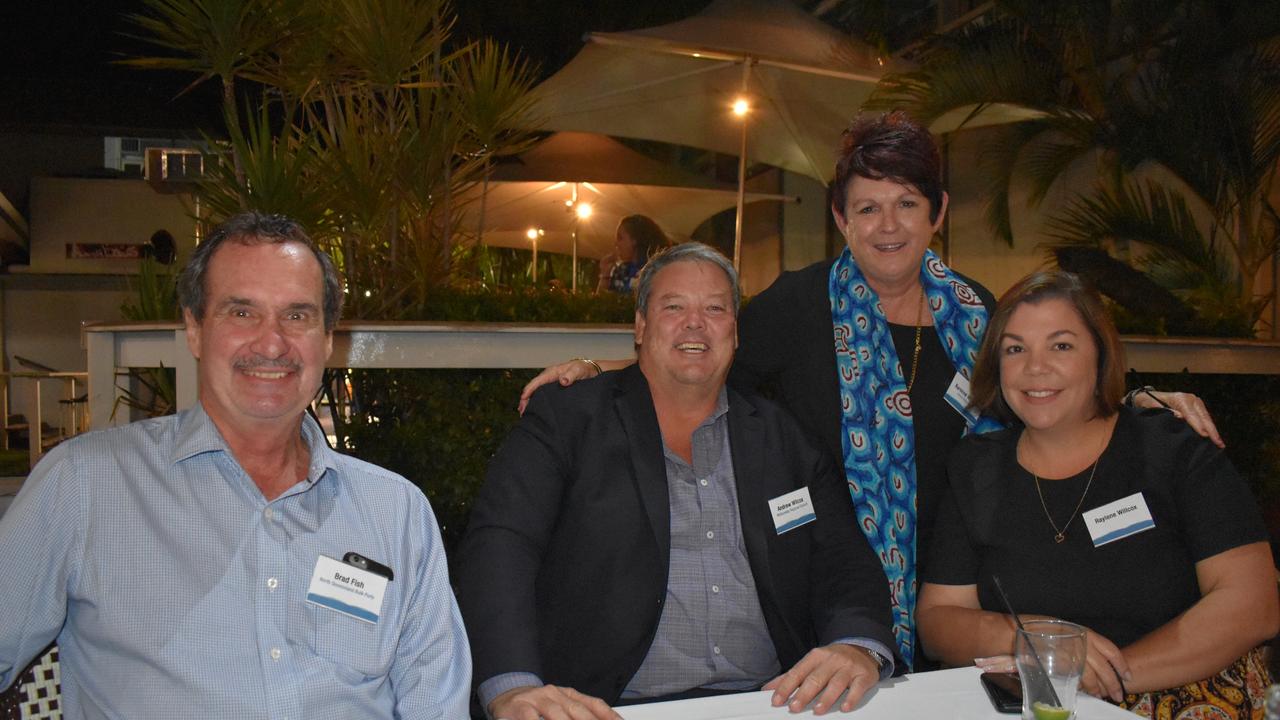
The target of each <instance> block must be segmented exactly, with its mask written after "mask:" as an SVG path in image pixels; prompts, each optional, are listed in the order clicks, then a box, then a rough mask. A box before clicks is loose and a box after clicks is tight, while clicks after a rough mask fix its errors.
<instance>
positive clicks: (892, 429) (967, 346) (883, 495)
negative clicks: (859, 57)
mask: <svg viewBox="0 0 1280 720" xmlns="http://www.w3.org/2000/svg"><path fill="white" fill-rule="evenodd" d="M941 178H942V171H941V159H940V155H939V152H938V146H937V144H936V143H935V142H934V139H933V137H932V136H931V135H930V134H929V131H928V130H926V129H925V128H923V127H922V126H920V125H919V124H917V123H916V122H915V121H914V120H912V119H911V118H910V117H908V116H907V115H906V114H905V113H901V112H893V113H888V114H885V115H881V116H877V117H868V118H861V119H859V120H858V121H856V122H855V123H854V124H853V125H852V126H851V127H850V128H849V129H848V130H846V131H845V133H844V136H843V142H842V145H841V152H840V157H839V159H838V161H837V164H836V175H835V179H834V180H833V181H832V184H831V211H832V214H833V216H834V217H835V222H836V227H837V228H839V230H840V233H841V234H842V235H843V236H844V238H845V243H846V248H845V250H844V252H842V253H841V254H840V256H839V257H838V258H836V259H835V261H834V262H833V261H831V260H823V261H821V262H818V263H816V264H814V265H811V266H809V267H807V268H804V269H802V270H797V271H793V272H785V273H783V274H782V275H781V276H779V278H778V279H777V280H776V281H775V282H774V283H773V285H771V286H770V287H769V288H767V289H766V290H764V291H763V292H761V293H760V294H759V295H757V296H756V297H755V298H754V299H753V300H752V301H751V302H750V303H748V304H747V305H745V306H744V307H743V309H742V312H741V314H740V316H739V318H738V339H739V343H738V352H737V355H736V357H735V359H734V364H733V369H732V371H731V372H730V375H729V383H730V384H731V385H733V386H735V387H738V388H745V389H761V390H763V391H764V393H765V394H766V395H768V396H770V397H772V398H773V399H774V400H776V401H777V402H779V403H780V404H782V405H783V406H784V407H786V408H787V409H788V410H789V411H790V412H791V413H792V415H794V416H795V418H796V420H797V421H798V422H799V423H800V425H801V426H803V427H804V428H805V429H806V430H807V431H809V433H810V434H811V435H812V436H813V437H814V438H815V439H816V440H818V441H819V442H820V443H821V444H822V445H823V446H824V447H826V448H827V450H828V451H829V452H830V453H831V456H832V457H833V458H837V459H842V461H843V462H842V465H843V467H844V470H845V477H846V479H847V481H848V484H849V492H850V495H851V497H852V499H853V502H854V506H855V509H856V511H857V517H858V523H859V525H860V527H861V528H862V531H863V534H864V535H866V537H867V540H868V541H869V542H870V544H871V546H872V548H873V549H874V550H875V551H876V553H877V554H878V555H879V556H880V561H881V563H882V564H883V566H884V569H885V574H886V576H887V579H888V583H889V592H890V597H891V600H892V605H893V614H894V632H895V635H896V638H897V641H898V647H897V651H898V653H899V654H900V655H901V656H902V659H903V660H904V661H905V664H906V667H908V668H913V667H914V669H917V670H918V669H921V668H920V667H918V665H919V663H914V660H915V658H916V657H917V656H918V655H919V653H918V652H917V648H916V641H915V631H914V618H915V604H916V593H917V588H918V581H917V574H916V557H917V549H918V548H925V547H928V543H929V540H930V538H931V534H932V528H933V520H934V517H935V516H936V514H937V508H938V506H939V505H940V504H941V501H942V498H943V497H944V496H945V494H946V487H947V485H946V482H947V481H946V461H947V455H948V454H949V453H950V452H951V449H952V447H954V446H955V445H956V443H958V442H959V441H960V439H961V438H962V437H963V436H964V435H965V434H966V433H968V432H984V431H986V430H991V429H995V428H996V427H998V425H996V424H995V423H993V422H991V421H990V420H986V419H980V418H977V417H974V416H972V415H971V414H969V413H968V412H967V411H966V410H964V408H965V407H966V406H967V405H968V396H967V395H968V379H969V378H970V377H971V374H972V370H973V361H974V357H975V355H976V352H977V349H978V346H979V344H980V342H981V340H982V334H983V331H984V330H985V329H986V325H987V318H988V316H989V309H990V308H991V307H994V305H995V300H994V298H993V297H992V295H991V293H990V292H988V291H987V290H986V288H984V287H982V286H981V285H979V284H977V283H975V282H974V281H972V280H970V279H968V278H966V277H964V276H963V275H960V274H959V273H957V272H955V271H953V270H951V269H950V268H948V267H947V266H946V265H944V264H943V263H942V261H941V260H939V259H938V257H937V256H936V255H934V254H933V252H931V251H930V250H929V243H930V241H931V240H932V239H933V236H934V234H935V233H937V232H938V230H939V229H940V228H941V227H942V222H943V218H944V217H945V215H946V210H947V194H946V193H945V192H944V191H943V189H942V180H941ZM630 362H631V361H629V360H628V361H622V362H618V361H602V362H600V363H599V364H600V365H603V366H604V368H605V369H616V368H618V367H621V366H623V365H626V364H628V363H630ZM595 374H596V365H595V364H594V361H588V360H585V359H577V360H572V361H569V362H567V363H562V364H560V365H557V366H554V367H551V368H548V369H547V370H545V371H543V372H542V373H541V374H540V375H539V376H538V377H536V378H534V379H533V380H532V381H531V382H530V383H529V385H527V386H526V387H525V390H524V393H523V395H522V396H521V403H522V407H523V403H524V402H526V401H527V399H528V397H529V395H530V393H532V391H533V389H535V388H536V387H538V386H539V385H542V384H544V383H547V382H559V383H561V384H562V385H568V384H570V383H572V382H574V381H575V380H578V379H582V378H585V377H592V376H594V375H595ZM1162 397H1163V399H1164V400H1165V402H1168V403H1169V404H1171V405H1173V406H1174V408H1175V409H1176V411H1177V412H1179V414H1180V415H1181V416H1182V417H1184V418H1185V419H1187V421H1188V422H1189V423H1191V425H1192V427H1194V428H1195V429H1197V430H1198V431H1201V432H1202V433H1203V434H1207V435H1211V436H1212V437H1214V439H1215V441H1216V439H1217V438H1216V430H1215V429H1214V428H1213V424H1212V421H1211V420H1210V419H1209V416H1208V413H1207V411H1206V410H1205V409H1204V405H1203V403H1201V402H1200V400H1199V399H1198V398H1196V397H1195V396H1192V395H1184V394H1181V393H1174V394H1170V395H1162ZM1139 402H1142V403H1146V404H1149V405H1156V401H1154V400H1152V399H1151V398H1149V397H1141V398H1139Z"/></svg>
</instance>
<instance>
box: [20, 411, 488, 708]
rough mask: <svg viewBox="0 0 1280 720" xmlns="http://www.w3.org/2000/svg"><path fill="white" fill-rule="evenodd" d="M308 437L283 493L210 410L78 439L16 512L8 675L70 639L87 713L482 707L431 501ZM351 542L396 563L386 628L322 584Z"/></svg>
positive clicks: (67, 653) (312, 434)
mask: <svg viewBox="0 0 1280 720" xmlns="http://www.w3.org/2000/svg"><path fill="white" fill-rule="evenodd" d="M302 434H303V438H304V439H305V440H306V442H307V445H308V446H309V447H310V448H311V464H310V469H309V470H308V472H307V479H306V480H304V481H303V482H300V483H298V484H297V485H295V486H294V487H292V488H290V489H289V490H288V491H286V492H285V493H284V494H283V495H281V496H280V497H278V498H276V499H275V500H273V501H271V502H267V501H266V500H265V499H264V498H263V496H262V493H261V492H260V491H259V490H258V488H257V486H256V485H254V483H253V481H252V480H251V479H250V478H249V476H248V475H247V474H246V473H245V472H244V470H242V469H241V467H240V465H239V464H238V463H237V462H236V461H235V459H234V458H233V457H232V456H231V453H230V452H229V451H228V449H227V447H226V444H225V443H224V441H223V440H222V437H221V435H220V434H219V433H218V430H217V428H216V427H215V426H214V424H213V422H212V421H211V420H210V419H209V416H208V415H206V414H205V412H204V410H203V409H202V408H200V407H199V406H197V407H196V408H194V409H192V410H188V411H185V412H183V413H180V414H178V415H176V416H171V417H166V418H158V419H155V420H147V421H143V422H138V423H134V424H132V425H129V426H126V427H123V428H116V429H111V430H104V431H101V432H94V433H89V434H87V435H83V436H80V437H77V438H74V439H72V440H70V441H68V442H65V443H63V444H62V445H60V446H58V447H57V448H56V449H55V450H54V451H53V452H52V453H50V454H49V456H48V457H46V458H45V460H44V461H43V462H42V463H40V464H39V465H38V466H37V467H36V469H35V471H34V472H32V474H31V476H30V478H29V479H28V480H27V482H26V484H25V485H24V486H23V488H22V491H21V492H20V493H19V494H18V497H17V499H16V500H15V501H14V504H13V506H12V507H11V508H10V509H9V511H8V512H7V513H6V514H5V516H4V517H3V518H2V519H0V549H2V552H0V688H4V687H7V686H8V685H10V684H11V683H12V682H13V680H14V674H15V673H16V672H17V671H18V670H20V669H21V668H22V667H23V666H24V665H25V664H26V663H27V662H28V661H29V660H30V659H31V658H32V656H34V655H35V654H36V653H37V652H39V651H40V650H41V649H42V648H43V647H44V646H45V645H46V644H47V643H48V642H49V641H50V640H53V639H55V638H56V639H57V641H58V643H59V645H60V647H61V662H62V671H61V672H62V693H63V711H64V715H65V716H66V717H68V718H143V717H208V718H232V717H234V718H237V719H239V718H272V719H276V720H287V719H291V718H292V719H296V720H304V719H306V720H311V719H312V718H344V719H345V718H374V717H377V718H390V717H397V718H399V717H411V718H446V719H448V720H456V719H459V718H466V717H467V713H468V708H467V699H468V690H469V687H470V679H471V660H470V654H469V652H468V649H467V647H468V646H467V639H466V635H465V633H464V631H463V627H462V619H461V616H460V615H459V613H458V608H457V604H456V603H455V601H454V598H453V593H452V591H451V589H450V587H449V578H448V571H447V568H446V563H445V556H444V551H443V549H442V547H441V543H440V535H439V531H438V529H437V527H436V523H435V518H434V516H433V515H432V512H431V508H430V506H429V505H428V504H427V501H426V498H424V497H423V495H422V493H421V492H420V491H419V490H418V489H417V488H415V487H414V486H412V485H411V484H409V483H408V482H407V481H406V480H405V479H404V478H402V477H400V476H398V475H395V474H393V473H390V472H387V471H385V470H382V469H380V468H378V467H375V466H373V465H369V464H367V463H364V462H361V461H359V460H356V459H354V458H350V457H347V456H344V455H340V454H338V453H336V452H333V451H332V450H330V449H329V448H328V447H327V446H326V445H325V442H324V438H323V436H322V435H321V430H320V428H319V426H318V425H316V423H315V422H314V421H313V420H311V419H310V418H305V419H304V420H303V424H302ZM347 552H356V553H359V554H361V555H364V556H365V557H367V558H370V559H372V560H376V561H378V562H381V563H383V564H384V565H387V566H389V567H390V568H391V569H392V571H393V573H394V576H395V579H394V580H393V581H392V582H390V583H389V584H388V585H387V590H386V594H385V596H384V599H383V602H382V608H381V617H380V619H379V621H378V623H377V624H376V625H374V624H369V623H366V622H363V621H361V620H356V619H354V618H351V617H348V616H346V615H343V614H341V613H338V612H335V611H333V610H329V609H327V608H323V607H319V606H316V605H312V604H309V603H308V602H307V601H306V600H305V596H306V593H307V589H308V586H309V584H310V581H311V576H312V573H313V570H314V568H315V565H316V560H317V558H318V557H319V556H320V555H327V556H329V557H333V558H336V559H339V560H341V559H342V558H343V556H344V555H345V554H346V553H347Z"/></svg>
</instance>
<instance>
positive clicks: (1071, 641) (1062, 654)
mask: <svg viewBox="0 0 1280 720" xmlns="http://www.w3.org/2000/svg"><path fill="white" fill-rule="evenodd" d="M1016 645H1017V647H1016V654H1015V659H1016V661H1017V663H1018V674H1019V675H1020V676H1021V677H1022V718H1023V720H1071V718H1074V717H1075V711H1076V692H1077V690H1079V688H1080V677H1081V676H1082V675H1083V674H1084V665H1085V656H1086V653H1087V651H1088V647H1087V645H1086V640H1085V629H1084V627H1082V626H1080V625H1077V624H1075V623H1071V622H1066V621H1065V620H1028V621H1026V622H1025V623H1023V628H1022V629H1021V630H1019V631H1018V638H1017V643H1016ZM1050 688H1052V689H1050ZM1055 694H1056V696H1057V697H1056V698H1055V697H1054V695H1055Z"/></svg>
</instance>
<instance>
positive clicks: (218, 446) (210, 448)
mask: <svg viewBox="0 0 1280 720" xmlns="http://www.w3.org/2000/svg"><path fill="white" fill-rule="evenodd" d="M301 433H302V439H303V441H305V442H306V444H307V448H308V450H309V452H310V453H311V458H310V461H309V462H308V466H307V482H308V483H309V484H314V483H315V482H316V481H317V480H319V479H320V478H321V477H322V476H323V475H324V473H325V471H326V470H330V469H332V470H337V468H338V462H337V457H336V455H337V453H335V452H334V451H333V450H331V449H329V444H328V442H327V441H326V440H325V436H324V431H323V430H322V429H321V428H320V425H319V424H318V423H316V421H315V419H314V418H312V417H311V415H310V414H308V413H303V414H302V429H301ZM207 452H226V453H227V454H228V455H229V454H230V448H228V447H227V442H226V440H224V439H223V438H222V433H221V432H219V431H218V426H217V425H215V424H214V422H213V418H210V417H209V414H208V413H207V412H205V410H204V406H203V405H202V404H200V403H196V404H195V406H194V407H192V408H191V409H190V410H183V411H182V412H180V413H178V428H177V438H176V440H175V442H174V444H173V452H172V454H171V455H170V457H169V462H170V463H173V464H176V463H180V462H182V461H184V460H187V459H189V458H192V457H195V456H196V455H200V454H202V453H207Z"/></svg>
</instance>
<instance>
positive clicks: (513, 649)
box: [458, 388, 565, 707]
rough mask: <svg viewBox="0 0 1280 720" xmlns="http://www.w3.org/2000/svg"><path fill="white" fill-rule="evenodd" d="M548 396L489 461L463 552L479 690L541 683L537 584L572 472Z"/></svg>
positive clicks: (463, 602) (461, 578) (461, 581)
mask: <svg viewBox="0 0 1280 720" xmlns="http://www.w3.org/2000/svg"><path fill="white" fill-rule="evenodd" d="M549 390H550V391H555V390H559V388H550V389H549ZM547 395H548V390H544V391H542V392H539V393H536V394H535V395H534V398H533V400H532V402H530V404H529V407H528V409H527V410H526V411H525V414H524V416H523V417H522V418H521V419H520V422H519V423H518V424H517V426H516V428H515V429H514V430H513V431H512V433H511V434H510V435H509V436H508V437H507V439H506V440H505V441H504V442H503V444H502V446H501V447H500V448H499V449H498V452H497V453H496V454H495V455H494V457H493V459H492V460H491V461H490V463H489V467H488V471H487V472H486V477H485V483H484V486H483V487H482V488H481V490H480V493H479V495H478V496H477V498H476V501H475V503H474V505H473V507H472V512H471V520H470V523H469V525H468V528H467V534H466V537H465V538H464V539H463V542H462V545H461V548H460V565H459V573H458V602H459V604H460V606H461V608H462V615H463V618H464V619H465V620H466V623H467V630H468V633H469V635H470V639H471V650H472V658H473V662H474V668H473V672H474V673H475V681H476V683H483V682H485V681H486V680H488V679H490V678H494V677H495V676H501V675H505V674H507V673H527V674H529V675H531V676H532V677H535V678H537V677H538V676H539V675H540V674H541V673H542V669H543V668H542V662H541V658H540V655H539V650H538V629H537V598H536V593H535V584H536V581H537V577H538V571H539V568H540V566H541V563H542V557H543V554H544V552H545V550H546V547H547V544H548V543H549V542H550V538H551V533H552V530H553V529H554V527H555V521H556V518H557V516H558V513H559V503H560V501H561V495H562V490H563V486H564V479H563V473H564V472H565V471H564V470H563V463H562V462H561V460H560V457H561V449H560V447H559V440H558V438H557V437H556V433H555V428H556V425H555V412H554V408H553V407H552V406H551V403H549V402H548V399H547ZM536 684H537V685H541V684H542V683H541V681H539V682H537V683H536ZM507 689H508V690H509V689H511V688H507ZM498 694H500V693H494V695H493V697H496V696H497V695H498ZM493 697H490V698H489V700H490V701H491V700H492V699H493ZM487 704H488V703H487V702H486V703H485V705H486V707H487Z"/></svg>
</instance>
